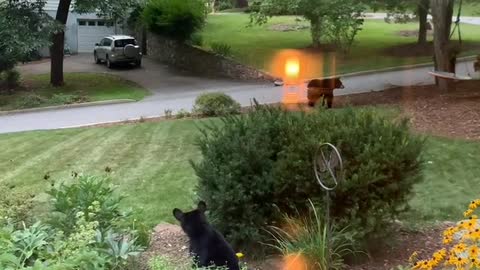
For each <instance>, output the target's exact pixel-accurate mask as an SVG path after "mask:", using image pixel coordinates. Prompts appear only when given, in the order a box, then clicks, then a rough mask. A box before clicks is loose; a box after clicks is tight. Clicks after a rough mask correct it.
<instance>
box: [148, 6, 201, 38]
mask: <svg viewBox="0 0 480 270" xmlns="http://www.w3.org/2000/svg"><path fill="white" fill-rule="evenodd" d="M205 9H206V6H205V2H204V1H202V0H189V1H184V0H151V1H149V2H148V3H147V5H146V6H145V9H144V11H143V15H142V18H143V22H144V23H145V25H147V27H148V28H149V29H150V31H152V32H154V33H156V34H158V35H161V36H165V37H168V38H172V39H175V40H179V41H182V42H183V41H186V40H189V39H190V37H191V36H192V35H193V34H194V33H195V32H196V31H198V30H200V29H201V28H202V27H203V25H204V24H205V19H206V12H205Z"/></svg>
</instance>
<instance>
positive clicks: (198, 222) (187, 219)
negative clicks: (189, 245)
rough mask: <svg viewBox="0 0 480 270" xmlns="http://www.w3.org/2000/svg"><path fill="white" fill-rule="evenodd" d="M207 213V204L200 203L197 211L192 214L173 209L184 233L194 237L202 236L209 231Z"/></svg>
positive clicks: (191, 212)
mask: <svg viewBox="0 0 480 270" xmlns="http://www.w3.org/2000/svg"><path fill="white" fill-rule="evenodd" d="M205 211H207V204H206V203H205V202H203V201H200V202H199V203H198V205H197V209H195V210H192V211H190V212H183V211H182V210H180V209H178V208H175V209H173V216H174V217H175V218H176V219H177V220H178V221H180V225H181V226H182V229H183V231H184V232H185V233H186V234H187V235H188V236H190V237H192V236H196V235H201V234H203V233H205V231H206V230H208V228H209V227H208V222H207V217H206V216H205Z"/></svg>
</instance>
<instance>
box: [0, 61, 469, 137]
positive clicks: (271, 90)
mask: <svg viewBox="0 0 480 270" xmlns="http://www.w3.org/2000/svg"><path fill="white" fill-rule="evenodd" d="M145 60H146V61H145V67H144V68H143V69H140V70H129V71H127V70H116V71H113V73H115V74H119V75H121V76H124V77H126V78H129V79H131V80H134V81H137V82H138V83H140V84H142V85H144V86H145V87H147V88H149V89H150V90H152V91H153V92H154V95H152V96H150V97H149V98H147V99H145V100H142V101H139V102H135V103H124V104H113V105H101V106H93V107H81V108H70V109H62V110H51V111H42V112H34V113H19V114H12V115H6V116H0V133H9V132H18V131H27V130H42V129H58V128H67V127H75V126H84V125H91V124H95V123H107V122H117V121H123V120H128V119H138V118H140V117H155V116H163V115H165V110H172V111H173V112H176V111H178V110H180V109H187V110H190V109H191V108H192V106H193V102H194V100H195V98H196V96H198V94H200V93H202V92H211V91H223V92H225V93H227V94H229V95H231V96H232V97H233V98H234V99H236V100H237V101H239V102H240V103H241V104H242V105H243V106H247V105H250V104H251V101H252V98H256V99H257V100H258V101H259V102H261V103H276V102H280V101H281V100H282V97H283V88H282V87H274V86H272V85H271V84H264V83H257V84H255V83H247V84H246V83H241V82H234V81H228V80H224V79H221V80H212V79H204V78H195V77H190V76H186V75H179V74H177V73H172V71H170V70H169V69H168V68H167V67H166V66H163V65H161V64H157V63H154V62H153V61H149V60H148V59H145ZM48 65H49V64H48V63H39V64H35V65H28V66H23V67H21V69H22V71H23V72H27V73H44V72H48ZM471 66H472V63H471V62H467V63H466V64H459V66H458V68H459V69H458V72H459V73H462V74H465V73H467V70H466V69H467V67H468V68H469V69H470V70H471ZM85 68H86V69H87V70H85ZM65 70H66V71H90V72H91V71H99V72H107V70H106V68H105V67H104V66H96V65H94V64H91V59H89V57H85V56H84V55H83V56H82V55H80V56H73V57H70V58H68V59H67V60H66V67H65ZM429 70H431V68H430V67H422V68H414V69H411V70H404V71H391V72H384V73H379V74H378V73H377V74H371V75H359V76H352V77H345V78H344V79H343V82H344V85H345V89H341V90H337V91H336V92H335V94H336V95H345V94H352V93H361V92H369V91H379V90H383V89H385V88H388V87H391V86H396V85H424V84H432V83H433V79H432V77H430V76H429V75H428V74H427V72H428V71H429ZM304 98H305V96H303V99H304Z"/></svg>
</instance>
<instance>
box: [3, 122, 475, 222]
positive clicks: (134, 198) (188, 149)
mask: <svg viewBox="0 0 480 270" xmlns="http://www.w3.org/2000/svg"><path fill="white" fill-rule="evenodd" d="M204 121H211V120H177V121H164V122H159V123H142V124H130V125H123V126H115V127H102V128H82V129H68V130H57V131H36V132H24V133H14V134H6V135H0V149H2V152H1V154H0V172H1V174H0V183H2V184H8V185H15V187H16V188H18V189H20V190H25V191H30V192H36V193H41V192H43V191H45V190H46V189H47V188H48V187H49V183H48V182H46V181H45V180H43V176H44V175H45V174H46V173H47V172H48V173H49V174H50V176H51V179H55V180H61V179H67V180H68V179H70V174H71V172H72V171H77V172H84V173H88V174H95V175H103V174H105V171H104V169H105V167H107V166H108V167H110V168H112V170H113V173H111V178H112V179H113V181H114V183H115V184H117V185H118V190H119V192H120V193H121V194H123V195H126V196H127V198H126V200H125V202H124V205H125V206H128V207H132V208H134V209H136V210H137V212H136V213H138V216H139V217H141V218H144V219H146V221H147V222H148V224H149V225H151V226H153V225H155V224H157V223H160V222H162V221H167V222H173V221H174V220H173V217H172V216H171V210H172V209H173V208H174V207H184V208H189V207H190V206H191V205H192V202H193V200H195V193H194V186H195V183H196V179H195V175H194V172H193V170H192V168H191V166H190V164H189V160H192V159H193V160H198V158H199V151H198V150H197V148H196V146H195V145H194V141H195V137H196V136H197V134H198V131H197V128H196V125H198V124H201V123H202V122H204ZM213 121H215V120H213ZM425 155H426V158H427V160H428V161H430V162H429V163H430V164H427V167H426V170H425V181H424V182H422V183H420V184H418V185H417V186H416V187H415V196H414V197H413V198H412V200H411V204H412V206H413V210H412V211H410V212H409V213H408V214H407V215H406V216H405V217H404V219H405V220H407V221H410V222H414V223H417V224H419V223H420V224H423V223H424V222H431V221H435V220H456V219H458V218H459V217H460V215H461V213H463V210H464V208H465V206H466V205H467V204H468V202H469V201H470V200H471V199H473V198H478V197H480V195H479V194H480V185H479V183H480V167H479V166H478V159H477V157H479V156H480V142H465V141H460V140H447V139H438V138H430V139H429V142H428V145H427V150H426V153H425ZM39 200H40V201H42V200H45V196H39ZM40 205H41V204H40Z"/></svg>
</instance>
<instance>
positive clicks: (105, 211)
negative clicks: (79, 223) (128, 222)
mask: <svg viewBox="0 0 480 270" xmlns="http://www.w3.org/2000/svg"><path fill="white" fill-rule="evenodd" d="M47 193H48V194H49V195H50V196H51V197H52V213H51V218H50V220H49V223H50V224H51V225H52V226H53V227H55V228H58V229H60V230H62V231H63V232H65V233H66V234H70V232H71V230H72V228H74V227H75V220H76V218H75V217H76V216H77V215H78V213H83V214H85V219H86V221H87V222H88V221H93V220H95V221H97V222H98V223H99V227H100V228H102V229H104V230H105V231H106V230H108V229H110V228H112V226H113V224H115V223H116V222H119V220H120V219H121V218H122V217H123V215H122V213H121V212H120V209H119V206H120V201H121V200H122V198H121V197H119V196H116V195H115V194H114V190H113V188H112V187H111V186H110V185H109V182H108V180H107V179H104V178H100V177H95V176H84V175H81V176H79V177H78V179H75V184H72V185H66V184H64V183H62V184H60V185H59V186H58V187H55V186H54V187H53V188H52V189H51V190H50V191H48V192H47Z"/></svg>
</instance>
